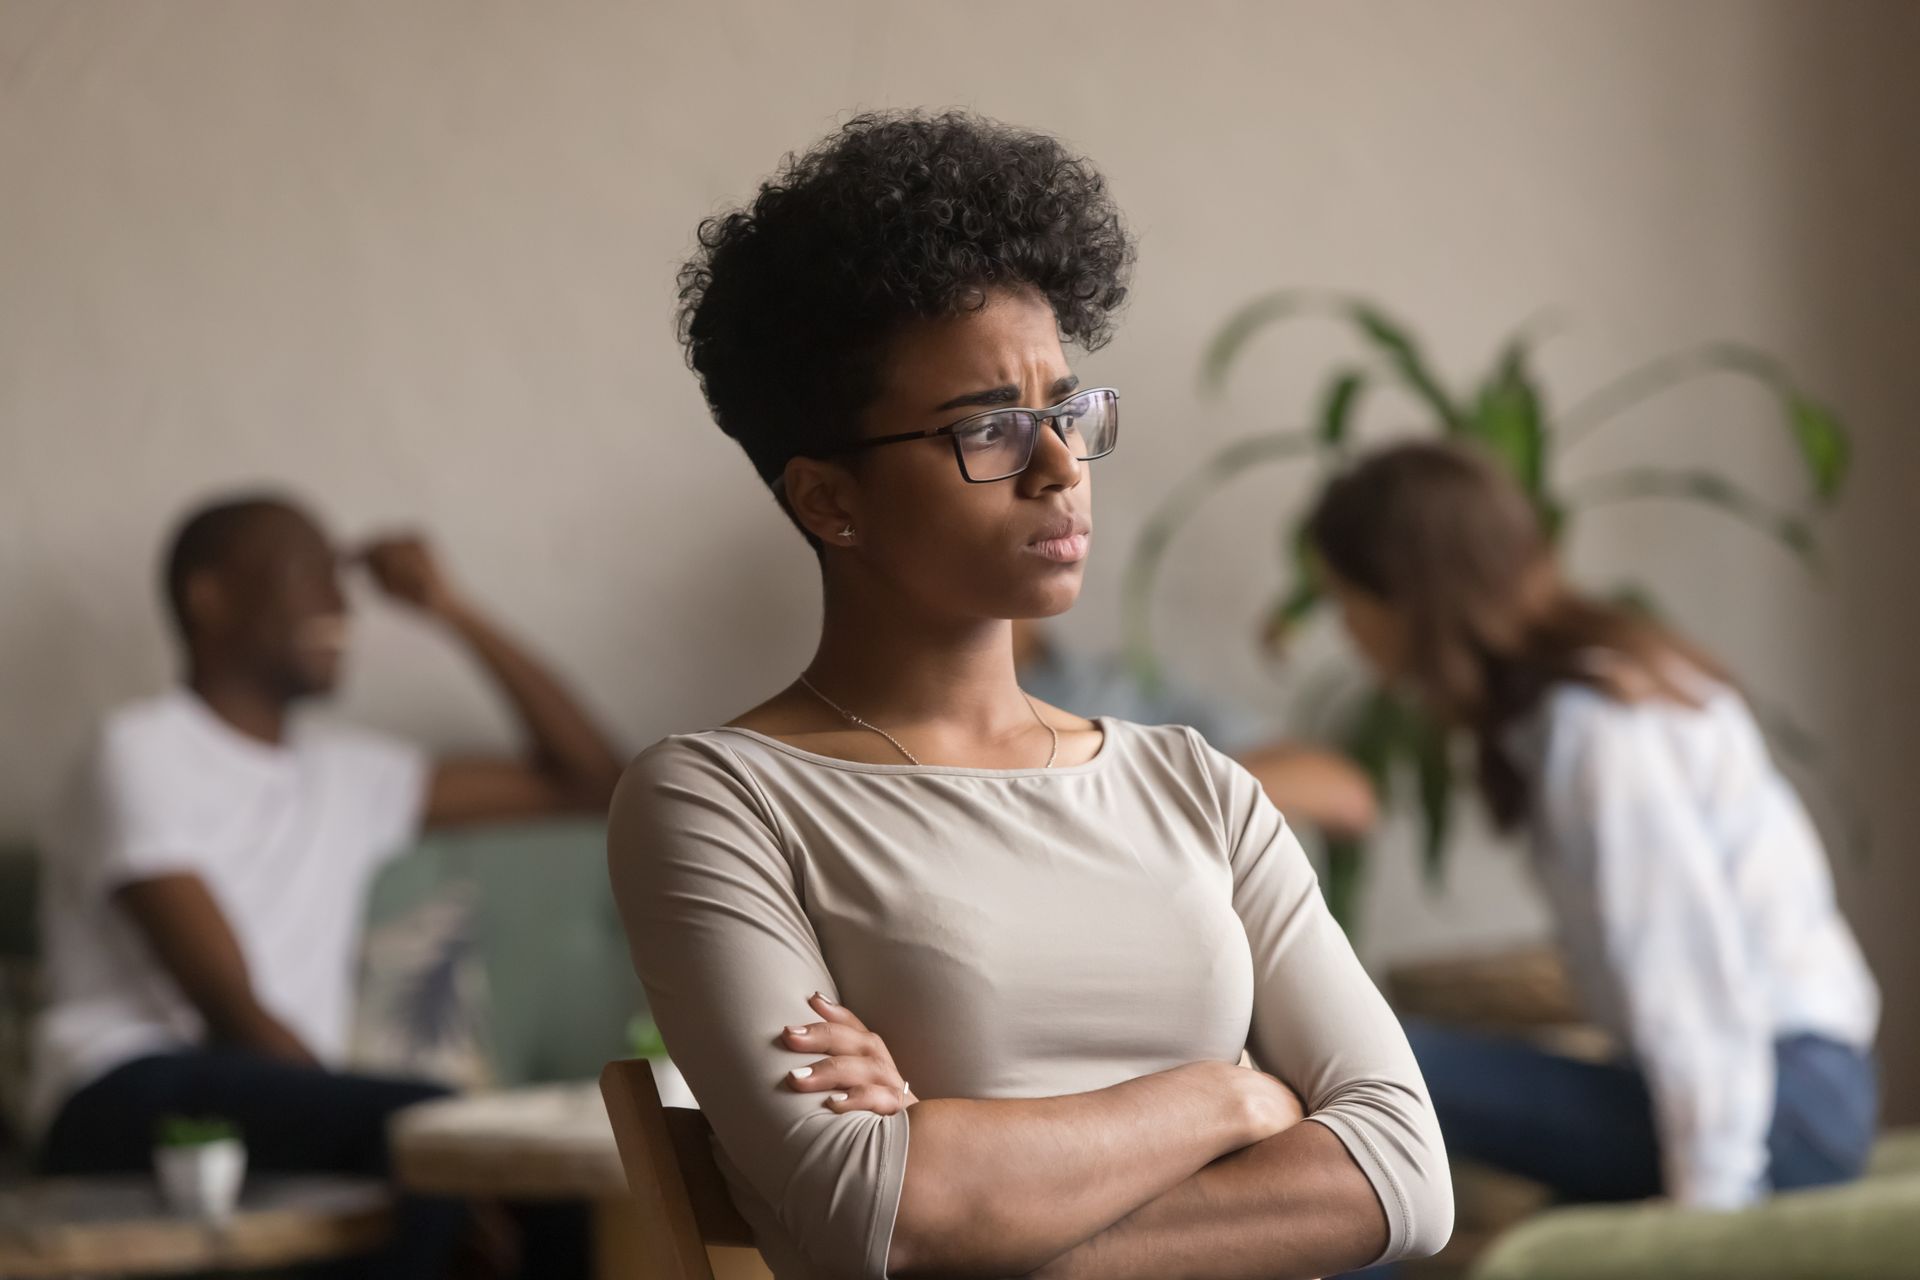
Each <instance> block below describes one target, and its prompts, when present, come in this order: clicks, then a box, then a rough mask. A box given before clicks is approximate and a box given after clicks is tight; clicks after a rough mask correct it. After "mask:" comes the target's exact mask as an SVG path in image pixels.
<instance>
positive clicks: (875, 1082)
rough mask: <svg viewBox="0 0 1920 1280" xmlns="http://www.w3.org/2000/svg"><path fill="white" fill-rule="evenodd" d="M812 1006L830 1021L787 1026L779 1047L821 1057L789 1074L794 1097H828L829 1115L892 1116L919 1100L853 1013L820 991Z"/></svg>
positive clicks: (876, 1038) (890, 1057) (883, 1048)
mask: <svg viewBox="0 0 1920 1280" xmlns="http://www.w3.org/2000/svg"><path fill="white" fill-rule="evenodd" d="M807 1003H808V1004H809V1005H811V1006H812V1007H813V1011H814V1012H815V1013H817V1014H819V1015H820V1016H821V1017H822V1018H823V1019H825V1021H822V1022H812V1023H808V1024H807V1025H806V1026H803V1027H801V1026H795V1027H788V1028H786V1029H785V1030H784V1031H782V1032H781V1033H780V1046H781V1047H782V1048H784V1049H791V1050H793V1051H794V1052H795V1053H817V1054H820V1055H822V1056H821V1057H819V1058H818V1059H816V1060H815V1061H813V1062H810V1063H808V1064H807V1065H806V1066H804V1067H795V1068H794V1069H793V1070H791V1071H789V1072H787V1080H786V1084H787V1088H789V1089H792V1090H793V1091H794V1092H795V1093H823V1094H825V1095H826V1099H825V1103H826V1106H827V1108H828V1110H830V1111H836V1112H840V1113H842V1114H844V1113H846V1112H848V1111H871V1112H873V1113H874V1114H875V1115H881V1116H890V1115H892V1114H894V1113H895V1112H896V1111H904V1110H906V1109H907V1108H908V1107H910V1106H912V1105H913V1104H914V1103H916V1102H918V1101H920V1099H918V1098H916V1097H914V1096H913V1092H912V1090H910V1089H909V1088H908V1087H907V1082H906V1081H905V1080H903V1079H901V1077H900V1070H899V1068H897V1067H895V1066H894V1065H893V1055H892V1054H891V1053H889V1052H887V1045H886V1042H885V1041H884V1040H882V1039H881V1038H880V1037H879V1036H877V1035H875V1034H874V1033H873V1032H871V1031H869V1030H867V1025H866V1023H864V1022H862V1021H860V1019H859V1018H857V1017H855V1016H854V1013H853V1010H851V1009H849V1008H847V1007H846V1006H845V1005H839V1004H835V1003H834V1002H833V1001H831V1000H829V999H827V998H826V997H825V996H823V995H821V994H819V993H818V992H815V993H814V994H813V995H812V996H811V997H810V998H809V999H808V1000H807Z"/></svg>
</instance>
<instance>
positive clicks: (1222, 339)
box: [1200, 289, 1327, 395]
mask: <svg viewBox="0 0 1920 1280" xmlns="http://www.w3.org/2000/svg"><path fill="white" fill-rule="evenodd" d="M1326 305H1327V300H1326V297H1325V296H1324V295H1322V294H1318V293H1314V292H1311V291H1309V290H1305V289H1282V290H1280V291H1279V292H1277V293H1269V294H1263V295H1262V296H1260V297H1258V298H1255V299H1254V300H1253V301H1252V302H1249V303H1247V304H1246V305H1245V306H1243V307H1241V308H1240V309H1239V310H1238V311H1236V312H1234V313H1233V314H1232V315H1230V316H1228V317H1227V321H1226V323H1225V324H1223V325H1221V326H1220V330H1219V332H1217V333H1215V334H1214V335H1213V339H1212V340H1211V341H1210V342H1208V343H1207V349H1206V351H1205V352H1203V353H1202V354H1201V357H1200V389H1201V391H1202V392H1204V393H1206V394H1208V395H1218V394H1219V393H1220V392H1221V391H1222V390H1224V389H1225V387H1226V385H1227V373H1228V372H1229V371H1230V370H1231V369H1232V368H1233V362H1234V361H1235V360H1236V359H1238V358H1239V355H1240V352H1241V350H1242V349H1243V348H1245V347H1246V345H1247V343H1249V342H1251V341H1252V340H1253V338H1254V335H1255V334H1257V333H1259V332H1260V331H1261V330H1262V329H1264V328H1266V327H1267V326H1268V325H1270V324H1274V323H1276V322H1278V321H1281V320H1285V319H1289V318H1291V317H1293V316H1297V315H1301V314H1303V313H1306V312H1310V311H1316V310H1322V309H1324V308H1325V307H1326Z"/></svg>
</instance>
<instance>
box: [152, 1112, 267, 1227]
mask: <svg viewBox="0 0 1920 1280" xmlns="http://www.w3.org/2000/svg"><path fill="white" fill-rule="evenodd" d="M153 1166H154V1173H155V1175H156V1176H157V1177H158V1178H159V1181H160V1195H161V1198H162V1199H163V1200H164V1201H165V1202H166V1204H167V1206H168V1207H169V1208H170V1209H172V1210H173V1212H175V1213H177V1214H180V1215H182V1216H184V1217H190V1218H195V1219H198V1220H199V1221H201V1222H205V1223H208V1224H210V1225H213V1226H219V1225H221V1224H223V1223H225V1222H226V1221H227V1220H228V1219H229V1218H231V1217H232V1216H233V1211H234V1207H235V1206H236V1205H237V1204H238V1203H239V1200H240V1185H241V1183H242V1182H243V1181H245V1179H246V1173H247V1149H246V1146H245V1145H244V1144H243V1143H242V1142H241V1140H240V1129H239V1126H237V1125H235V1124H234V1123H233V1122H232V1121H230V1120H226V1119H223V1118H220V1117H218V1116H165V1117H162V1118H161V1120H160V1122H159V1124H158V1126H157V1127H156V1129H155V1132H154V1147H153Z"/></svg>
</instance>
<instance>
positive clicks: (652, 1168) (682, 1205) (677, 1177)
mask: <svg viewBox="0 0 1920 1280" xmlns="http://www.w3.org/2000/svg"><path fill="white" fill-rule="evenodd" d="M600 1096H601V1097H602V1098H604V1099H605V1100H606V1104H607V1117H608V1119H610V1120H611V1121H612V1122H613V1137H614V1141H615V1142H617V1143H618V1144H619V1146H620V1163H621V1164H622V1165H624V1166H625V1167H626V1171H627V1190H628V1192H629V1193H630V1194H631V1195H632V1197H633V1203H634V1207H635V1208H636V1209H637V1210H638V1218H639V1222H638V1226H639V1228H640V1237H641V1246H642V1249H643V1251H644V1252H645V1254H646V1257H647V1263H648V1272H647V1275H646V1276H644V1277H635V1280H714V1276H713V1267H712V1265H711V1264H710V1263H709V1262H708V1261H707V1250H706V1246H707V1245H709V1244H716V1245H742V1246H747V1247H752V1245H753V1234H752V1232H751V1231H749V1230H748V1228H747V1224H746V1220H745V1219H743V1218H742V1217H741V1216H740V1211H739V1210H738V1209H736V1208H734V1207H733V1197H732V1196H731V1195H729V1194H728V1192H727V1184H726V1179H725V1178H724V1177H722V1176H721V1173H720V1167H719V1165H717V1164H715V1163H714V1159H713V1146H712V1140H713V1130H712V1128H711V1127H710V1126H709V1125H708V1124H707V1118H706V1117H705V1116H704V1115H702V1114H700V1112H698V1111H694V1110H690V1109H688V1108H686V1107H667V1106H662V1105H661V1103H660V1090H659V1089H658V1088H656V1087H655V1085H654V1083H653V1068H652V1067H651V1066H649V1065H648V1063H647V1061H646V1059H644V1058H632V1059H628V1060H625V1061H619V1062H609V1063H608V1064H607V1065H606V1069H605V1070H603V1071H601V1073H600Z"/></svg>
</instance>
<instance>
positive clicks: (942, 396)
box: [609, 115, 1452, 1280]
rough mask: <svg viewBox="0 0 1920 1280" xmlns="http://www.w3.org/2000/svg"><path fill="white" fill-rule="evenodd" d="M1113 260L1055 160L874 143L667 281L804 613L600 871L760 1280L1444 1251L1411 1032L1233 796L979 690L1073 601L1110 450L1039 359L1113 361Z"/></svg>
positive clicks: (1165, 733) (1075, 394) (1297, 1262)
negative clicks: (798, 536)
mask: <svg viewBox="0 0 1920 1280" xmlns="http://www.w3.org/2000/svg"><path fill="white" fill-rule="evenodd" d="M1131 259H1132V246H1131V242H1130V240H1129V237H1128V236H1127V234H1126V232H1125V230H1124V228H1123V226H1122V223H1121V219H1120V215H1119V213H1118V211H1117V210H1116V209H1115V207H1114V205H1113V203H1112V200H1111V198H1110V196H1109V195H1108V192H1107V188H1106V184H1105V181H1104V180H1103V179H1102V178H1101V176H1100V175H1099V173H1097V172H1096V171H1095V170H1094V169H1093V168H1092V166H1091V165H1089V164H1088V163H1087V162H1086V161H1085V160H1083V159H1080V158H1079V157H1076V156H1074V155H1072V154H1070V153H1069V152H1067V151H1066V150H1065V149H1063V148H1062V147H1061V145H1060V144H1059V143H1058V142H1056V141H1055V140H1053V139H1052V138H1048V137H1045V136H1042V135H1038V134H1032V133H1026V132H1022V131H1018V130H1014V129H1010V128H1006V127H1004V126H1001V125H997V124H994V123H991V122H988V121H984V120H980V119H977V118H974V117H970V116H964V115H946V116H938V117H927V116H920V115H888V116H868V117H862V118H859V119H856V120H854V121H852V122H851V123H849V124H848V125H847V126H846V127H845V128H843V129H842V130H841V131H840V132H839V133H837V134H836V135H834V136H832V137H830V138H828V139H827V140H825V141H824V142H822V143H821V144H820V145H818V146H817V147H815V148H814V149H813V150H811V151H809V152H807V153H805V154H803V155H800V156H797V157H794V158H790V159H789V160H788V161H787V162H786V164H785V166H784V167H783V169H782V170H781V172H780V173H779V174H778V175H777V176H776V177H775V178H774V179H772V180H770V181H769V182H767V183H765V184H764V185H763V186H762V187H761V188H760V191H759V193H758V195H757V196H756V198H755V199H754V200H753V201H752V203H751V204H749V205H748V206H746V207H744V208H741V209H738V210H735V211H733V212H731V213H727V214H725V215H723V216H721V217H717V218H714V219H711V220H709V221H708V222H707V223H706V224H704V225H703V226H702V228H701V232H700V249H699V252H698V253H697V255H696V256H695V257H694V259H693V261H692V262H690V263H689V264H688V265H687V267H686V268H685V269H684V270H683V272H682V273H681V277H680V284H681V291H680V299H681V313H680V322H681V336H682V338H683V340H684V342H685V344H686V348H687V352H688V358H689V362H690V363H691V365H692V366H693V368H694V370H695V371H696V372H697V373H698V374H699V376H700V379H701V384H702V387H703V389H704V391H705V393H706V397H707V400H708V403H709V405H710V406H711V408H712V410H713V414H714V418H715V420H716V421H717V422H718V423H719V425H720V427H721V429H722V430H724V431H725V432H726V433H727V434H728V435H729V436H731V437H732V438H733V439H734V440H736V441H737V442H738V443H739V444H740V445H741V447H742V448H743V449H744V450H745V451H746V453H747V456H748V458H749V459H750V460H751V461H752V462H753V464H754V466H755V468H756V469H757V471H758V472H759V475H760V477H761V479H762V480H764V481H765V482H766V483H767V484H768V486H769V487H770V488H771V490H772V491H773V493H774V494H775V495H776V497H777V499H778V501H779V502H780V504H781V506H782V508H783V510H785V512H786V513H787V514H788V516H789V517H790V518H791V519H792V521H793V523H794V524H795V525H796V526H797V527H798V528H799V530H800V531H801V533H802V534H803V535H804V536H805V537H806V538H807V540H808V541H809V543H811V544H812V546H813V547H814V549H815V551H816V553H817V554H818V557H819V563H820V574H821V584H822V592H823V597H824V618H823V622H822V627H821V636H820V643H819V647H818V649H817V650H816V652H815V654H814V657H813V659H812V661H811V662H809V663H808V664H807V666H806V668H805V669H804V670H803V671H802V672H800V673H799V675H798V676H797V677H796V678H795V679H794V681H793V682H792V684H790V685H789V686H788V687H787V688H785V689H782V690H781V691H779V692H778V693H776V694H775V695H774V696H773V697H771V698H769V699H768V700H766V701H765V702H762V703H761V704H760V705H758V706H756V707H754V708H753V709H751V710H749V711H747V712H745V713H743V714H741V715H739V716H737V717H735V718H734V719H733V720H732V721H730V722H729V723H727V724H725V725H722V726H720V727H718V728H714V729H709V730H706V731H703V732H698V733H687V734H678V735H674V736H672V737H669V738H667V739H665V740H664V741H662V742H660V743H658V744H656V745H655V746H653V747H652V748H650V749H649V750H648V751H647V752H646V753H644V754H643V755H642V756H641V757H640V758H639V759H638V760H637V761H635V763H634V764H633V765H632V766H631V767H630V769H629V770H628V773H627V776H626V778H625V780H624V781H623V783H622V785H621V789H620V792H619V794H618V796H617V797H616V799H615V801H614V806H613V813H612V826H611V831H610V835H609V852H610V860H611V866H612V872H613V880H614V888H615V892H616V895H617V897H618V899H619V904H620V909H621V912H622V916H623V919H624V921H625V924H626V928H627V933H628V937H629V939H630V942H631V947H632V952H633V958H634V964H635V967H636V969H637V970H638V972H639V974H640V977H641V979H642V981H643V982H644V984H645V986H646V990H647V995H648V998H649V1001H650V1002H651V1005H652V1010H653V1014H654V1017H655V1018H656V1020H657V1021H658V1023H659V1025H660V1028H661V1031H662V1032H663V1034H664V1035H665V1038H666V1042H667V1045H668V1048H669V1050H670V1051H671V1052H672V1054H673V1056H674V1059H675V1061H676V1062H677V1063H678V1065H679V1066H680V1068H681V1069H682V1070H683V1071H684V1072H685V1074H686V1077H687V1079H688V1081H689V1083H690V1084H691V1085H692V1087H693V1091H694V1093H695V1094H696V1095H697V1096H698V1098H699V1100H700V1103H701V1106H702V1108H703V1109H704V1110H705V1112H706V1114H707V1117H708V1118H709V1120H710V1121H711V1122H712V1124H713V1128H714V1131H715V1134H716V1137H717V1152H718V1155H719V1158H720V1163H721V1166H722V1168H723V1169H724V1170H725V1172H726V1174H727V1177H728V1179H729V1182H730V1184H731V1186H732V1189H733V1193H734V1196H735V1199H736V1200H737V1202H738V1203H739V1205H740V1207H741V1210H742V1211H743V1213H744V1214H745V1215H746V1217H747V1219H748V1221H749V1222H750V1223H751V1224H752V1225H753V1228H754V1232H755V1236H756V1239H757V1241H758V1243H759V1245H760V1247H761V1250H762V1252H763V1254H764V1255H765V1256H766V1258H767V1259H768V1261H769V1263H770V1265H771V1266H772V1268H773V1270H774V1273H775V1274H776V1275H777V1276H779V1277H781V1278H782V1280H789V1278H803V1277H816V1276H818V1277H825V1276H834V1277H841V1276H865V1277H879V1276H885V1275H913V1274H968V1275H980V1276H1013V1275H1027V1274H1030V1273H1035V1272H1038V1273H1040V1274H1045V1275H1058V1276H1101V1277H1124V1276H1153V1277H1160V1276H1168V1275H1174V1274H1181V1275H1193V1276H1219V1277H1230V1276H1256V1275H1257V1276H1264V1277H1272V1276H1318V1275H1324V1274H1327V1273H1329V1272H1335V1271H1340V1270H1345V1269H1349V1268H1353V1267H1357V1266H1360V1265H1363V1264H1365V1263H1369V1262H1373V1261H1376V1260H1382V1259H1391V1258H1398V1257H1404V1256H1408V1255H1412V1254H1420V1253H1428V1252H1432V1251H1433V1250H1435V1249H1437V1248H1438V1247H1439V1246H1440V1245H1441V1244H1442V1243H1443V1242H1444V1241H1445V1239H1446V1237H1447V1234H1448V1232H1449V1230H1450V1226H1451V1217H1452V1205H1451V1199H1450V1193H1449V1190H1448V1183H1447V1169H1446V1162H1445V1156H1444V1153H1443V1152H1442V1149H1441V1146H1440V1141H1439V1136H1438V1132H1437V1128H1436V1125H1435V1121H1434V1117H1433V1113H1432V1108H1431V1106H1430V1104H1429V1102H1428V1099H1427V1094H1426V1090H1425V1087H1424V1085H1423V1084H1422V1082H1421V1080H1420V1076H1419V1072H1418V1070H1417V1069H1416V1067H1415V1065H1414V1062H1413V1058H1412V1056H1411V1053H1410V1051H1409V1050H1408V1047H1407V1043H1406V1040H1405V1038H1404V1036H1403V1035H1402V1033H1401V1032H1400V1030H1399V1028H1398V1026H1397V1024H1396V1023H1395V1021H1394V1019H1393V1017H1392V1016H1391V1014H1390V1013H1389V1012H1388V1010H1387V1008H1386V1006H1385V1004H1384V1003H1383V1001H1382V1000H1381V999H1380V996H1379V995H1378V993H1377V992H1376V991H1375V990H1374V988H1373V986H1372V984H1371V983H1370V982H1369V981H1368V979H1367V977H1366V975H1365V973H1364V972H1363V971H1362V970H1361V968H1360V966H1359V964H1358V962H1357V961H1356V960H1355V958H1354V956H1353V953H1352V951H1351V949H1350V948H1349V947H1348V946H1347V943H1346V941H1345V939H1344V937H1343V936H1342V935H1341V933H1340V931H1339V929H1338V928H1337V927H1336V926H1335V925H1334V924H1333V922H1332V920H1331V919H1330V917H1329V916H1328V914H1327V912H1326V910H1325V907H1324V906H1323V904H1322V902H1321V899H1320V895H1319V892H1318V889H1317V887H1316V885H1315V881H1314V877H1313V874H1312V871H1311V869H1310V868H1309V866H1308V864H1307V861H1306V859H1305V858H1304V856H1303V855H1302V853H1301V850H1300V846H1299V845H1298V843H1297V842H1296V841H1295V840H1294V838H1293V836H1292V834H1291V833H1290V832H1289V830H1288V828H1287V825H1286V823H1285V821H1284V820H1283V819H1282V818H1281V816H1280V814H1279V813H1278V812H1277V811H1276V810H1275V809H1274V808H1273V806H1272V804H1271V803H1269V802H1268V800H1267V799H1266V797H1265V795H1264V794H1263V792H1262V791H1261V789H1260V787H1259V785H1258V784H1257V783H1256V782H1255V781H1254V780H1253V778H1252V777H1251V776H1250V775H1248V774H1247V772H1246V771H1245V770H1244V769H1242V768H1240V767H1239V766H1238V765H1236V764H1234V763H1233V762H1232V761H1230V760H1228V759H1227V758H1226V757H1225V756H1222V755H1220V754H1219V753H1217V752H1215V751H1214V750H1212V749H1211V748H1210V747H1208V746H1207V745H1206V744H1205V742H1204V741H1202V740H1201V739H1200V738H1199V737H1198V735H1197V734H1195V733H1194V732H1193V731H1192V730H1190V729H1187V728H1183V727H1180V726H1146V725H1139V724H1132V723H1128V722H1125V721H1121V720H1115V719H1110V718H1101V719H1097V720H1086V719H1082V718H1080V717H1078V716H1074V715H1070V714H1068V713H1066V712H1063V711H1060V710H1058V709H1057V708H1054V707H1050V706H1046V705H1043V704H1041V703H1039V702H1036V701H1035V700H1033V699H1031V698H1029V697H1027V696H1026V695H1025V694H1024V693H1023V692H1022V691H1021V689H1020V687H1019V685H1018V683H1017V682H1016V680H1015V676H1014V663H1013V652H1012V642H1011V623H1010V620H1011V619H1014V618H1037V617H1046V616H1050V615H1054V614H1058V613H1061V612H1063V611H1065V610H1066V609H1068V608H1069V607H1071V605H1072V604H1073V601H1074V599H1075V597H1076V596H1077V595H1078V594H1079V590H1080V584H1081V579H1082V575H1083V573H1084V570H1085V565H1086V560H1087V556H1088V553H1089V550H1090V547H1091V538H1092V532H1093V502H1092V494H1093V488H1092V469H1091V466H1092V464H1093V463H1094V462H1095V461H1096V460H1098V459H1100V458H1102V457H1105V456H1106V455H1107V454H1109V453H1111V452H1112V451H1113V449H1114V447H1115V445H1116V443H1117V442H1118V439H1119V427H1120V394H1119V392H1117V391H1115V390H1114V389H1112V388H1110V387H1084V386H1082V385H1081V384H1080V381H1079V379H1078V377H1077V376H1076V375H1075V373H1074V371H1073V369H1072V367H1071V365H1070V364H1069V363H1068V360H1067V357H1066V353H1065V351H1064V350H1063V347H1062V341H1063V339H1064V340H1066V341H1068V342H1074V343H1077V344H1078V345H1080V346H1082V347H1085V348H1088V349H1092V348H1095V347H1098V346H1100V345H1101V344H1102V343H1104V342H1105V341H1106V340H1107V338H1108V336H1109V334H1110V333H1111V330H1112V324H1113V319H1114V312H1115V310H1116V309H1117V308H1118V307H1119V305H1120V304H1121V302H1122V300H1123V299H1124V298H1125V296H1126V287H1125V279H1126V275H1127V271H1128V268H1129V266H1130V264H1131ZM855 1011H857V1014H856V1012H855ZM1243 1054H1250V1055H1251V1062H1252V1063H1253V1065H1254V1066H1255V1067H1256V1068H1257V1069H1251V1070H1250V1069H1246V1067H1245V1066H1244V1065H1242V1063H1243ZM909 1079H911V1080H912V1081H913V1084H912V1085H911V1086H909V1084H908V1080H909ZM1302 1120H1305V1121H1311V1122H1313V1123H1301V1121H1302Z"/></svg>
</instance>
